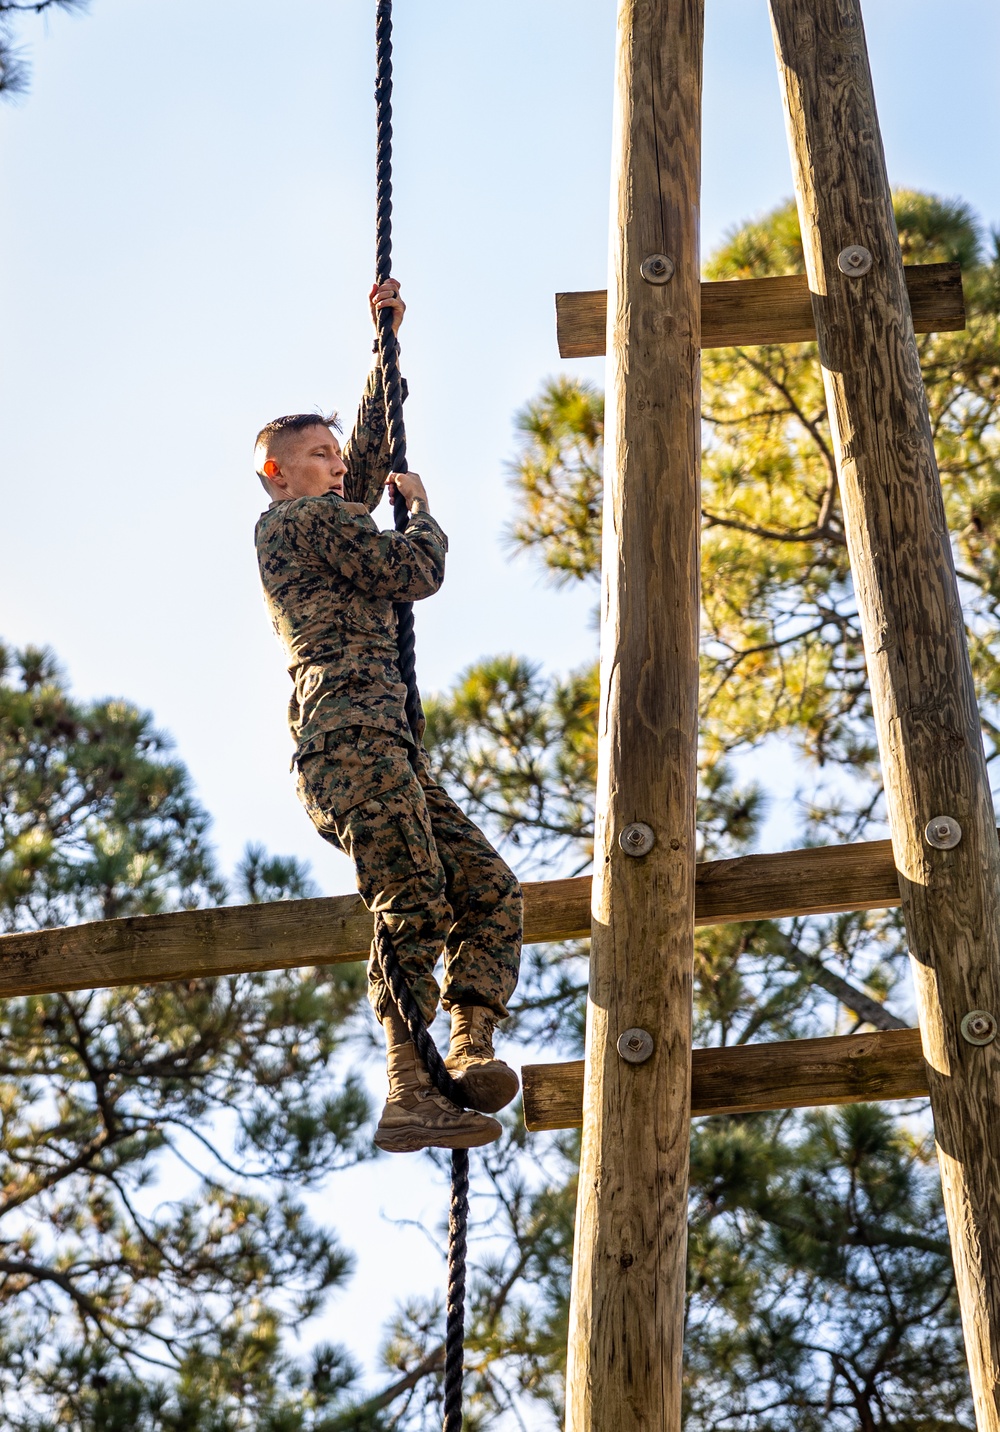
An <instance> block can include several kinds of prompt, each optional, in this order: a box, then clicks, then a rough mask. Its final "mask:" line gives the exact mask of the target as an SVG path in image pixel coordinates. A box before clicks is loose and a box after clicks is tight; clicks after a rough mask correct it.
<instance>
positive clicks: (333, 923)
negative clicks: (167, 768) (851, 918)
mask: <svg viewBox="0 0 1000 1432" xmlns="http://www.w3.org/2000/svg"><path fill="white" fill-rule="evenodd" d="M524 896H525V930H524V936H525V943H527V944H540V943H543V942H544V941H546V940H576V939H584V938H586V937H587V936H588V935H589V934H590V899H591V882H590V877H589V876H578V877H577V878H576V879H571V880H544V881H535V882H529V883H527V884H526V885H525V887H524ZM899 898H900V897H899V884H898V879H897V875H896V869H895V866H894V865H893V863H892V847H891V845H890V843H889V841H887V840H874V841H865V842H863V843H858V844H854V845H825V846H816V847H814V848H811V849H808V850H788V851H782V852H780V853H779V854H775V855H743V856H738V857H736V858H734V859H732V860H711V861H706V862H705V863H704V864H703V865H699V866H698V868H697V872H696V885H695V921H696V923H697V924H699V925H722V924H726V923H727V922H729V921H734V920H766V919H779V918H781V917H782V916H787V915H816V914H834V913H836V912H839V911H842V910H877V909H887V908H889V907H890V906H893V905H898V904H899ZM371 936H372V924H371V916H370V915H369V913H368V911H367V910H366V909H365V907H364V905H363V904H362V902H361V898H360V896H357V895H337V896H333V897H331V898H327V899H320V900H282V901H279V902H277V903H275V904H271V905H223V906H220V907H218V908H215V909H209V910H182V911H179V912H177V913H176V914H172V915H137V916H133V917H131V918H129V919H124V920H100V921H94V922H92V923H89V924H84V925H67V926H63V927H61V928H59V929H55V930H33V931H31V932H30V933H25V934H19V935H0V998H9V997H11V996H13V995H24V994H44V993H46V992H49V991H54V990H71V989H96V988H103V987H108V986H112V985H128V984H155V983H157V982H159V981H162V980H177V979H196V978H204V977H210V976H216V975H226V974H238V973H239V972H241V971H251V972H252V971H260V970H274V969H292V968H294V967H296V966H298V965H328V964H343V963H349V962H350V961H352V960H362V959H365V958H366V957H367V954H368V945H369V942H370V940H371Z"/></svg>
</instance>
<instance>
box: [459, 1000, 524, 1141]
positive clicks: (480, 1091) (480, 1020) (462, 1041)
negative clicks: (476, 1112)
mask: <svg viewBox="0 0 1000 1432" xmlns="http://www.w3.org/2000/svg"><path fill="white" fill-rule="evenodd" d="M496 1022H497V1017H496V1015H495V1014H494V1013H493V1011H492V1009H489V1008H488V1007H487V1006H486V1005H482V1004H456V1005H453V1006H452V1011H451V1047H450V1049H449V1050H448V1056H447V1058H446V1059H445V1061H444V1062H445V1066H446V1068H447V1069H448V1072H449V1073H450V1074H451V1077H452V1078H453V1079H454V1080H455V1083H456V1084H457V1085H458V1086H459V1088H460V1089H461V1091H462V1097H463V1098H464V1099H466V1100H467V1102H468V1103H469V1104H471V1105H472V1107H473V1108H474V1109H481V1110H482V1111H483V1113H485V1114H494V1113H496V1111H497V1109H502V1108H503V1107H504V1105H505V1104H509V1103H510V1101H511V1099H513V1098H514V1097H515V1096H516V1094H517V1089H518V1084H517V1075H516V1074H515V1073H514V1071H513V1069H511V1068H510V1066H509V1065H508V1064H505V1063H504V1062H503V1060H502V1059H498V1058H497V1057H496V1055H495V1054H494V1052H493V1029H494V1026H495V1025H496Z"/></svg>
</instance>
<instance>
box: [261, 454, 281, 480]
mask: <svg viewBox="0 0 1000 1432" xmlns="http://www.w3.org/2000/svg"><path fill="white" fill-rule="evenodd" d="M263 471H264V476H265V477H266V478H269V479H270V480H271V482H273V481H274V479H275V478H276V477H277V476H278V473H279V472H280V471H281V468H280V467H279V466H278V464H277V463H276V462H275V460H274V458H273V457H269V458H268V460H267V462H265V464H264V469H263Z"/></svg>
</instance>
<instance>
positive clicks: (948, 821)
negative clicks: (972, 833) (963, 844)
mask: <svg viewBox="0 0 1000 1432" xmlns="http://www.w3.org/2000/svg"><path fill="white" fill-rule="evenodd" d="M924 839H925V840H926V842H927V844H928V845H932V846H933V847H934V849H935V850H954V849H955V846H956V845H957V844H958V843H959V841H960V840H961V839H962V827H961V826H960V825H959V823H958V821H957V820H956V819H955V817H954V816H953V815H935V816H931V818H930V820H929V821H928V822H927V824H926V825H925V826H924Z"/></svg>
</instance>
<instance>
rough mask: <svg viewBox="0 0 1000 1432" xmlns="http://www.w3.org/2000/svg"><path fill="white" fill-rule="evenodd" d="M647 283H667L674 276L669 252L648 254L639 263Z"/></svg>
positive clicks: (672, 262)
mask: <svg viewBox="0 0 1000 1432" xmlns="http://www.w3.org/2000/svg"><path fill="white" fill-rule="evenodd" d="M639 272H640V273H641V274H642V276H643V278H644V279H645V280H646V282H647V283H652V284H659V283H669V282H670V280H671V279H672V278H673V276H674V261H673V259H672V258H671V257H670V255H669V254H650V255H649V256H648V258H644V259H643V261H642V263H641V264H640V265H639Z"/></svg>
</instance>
